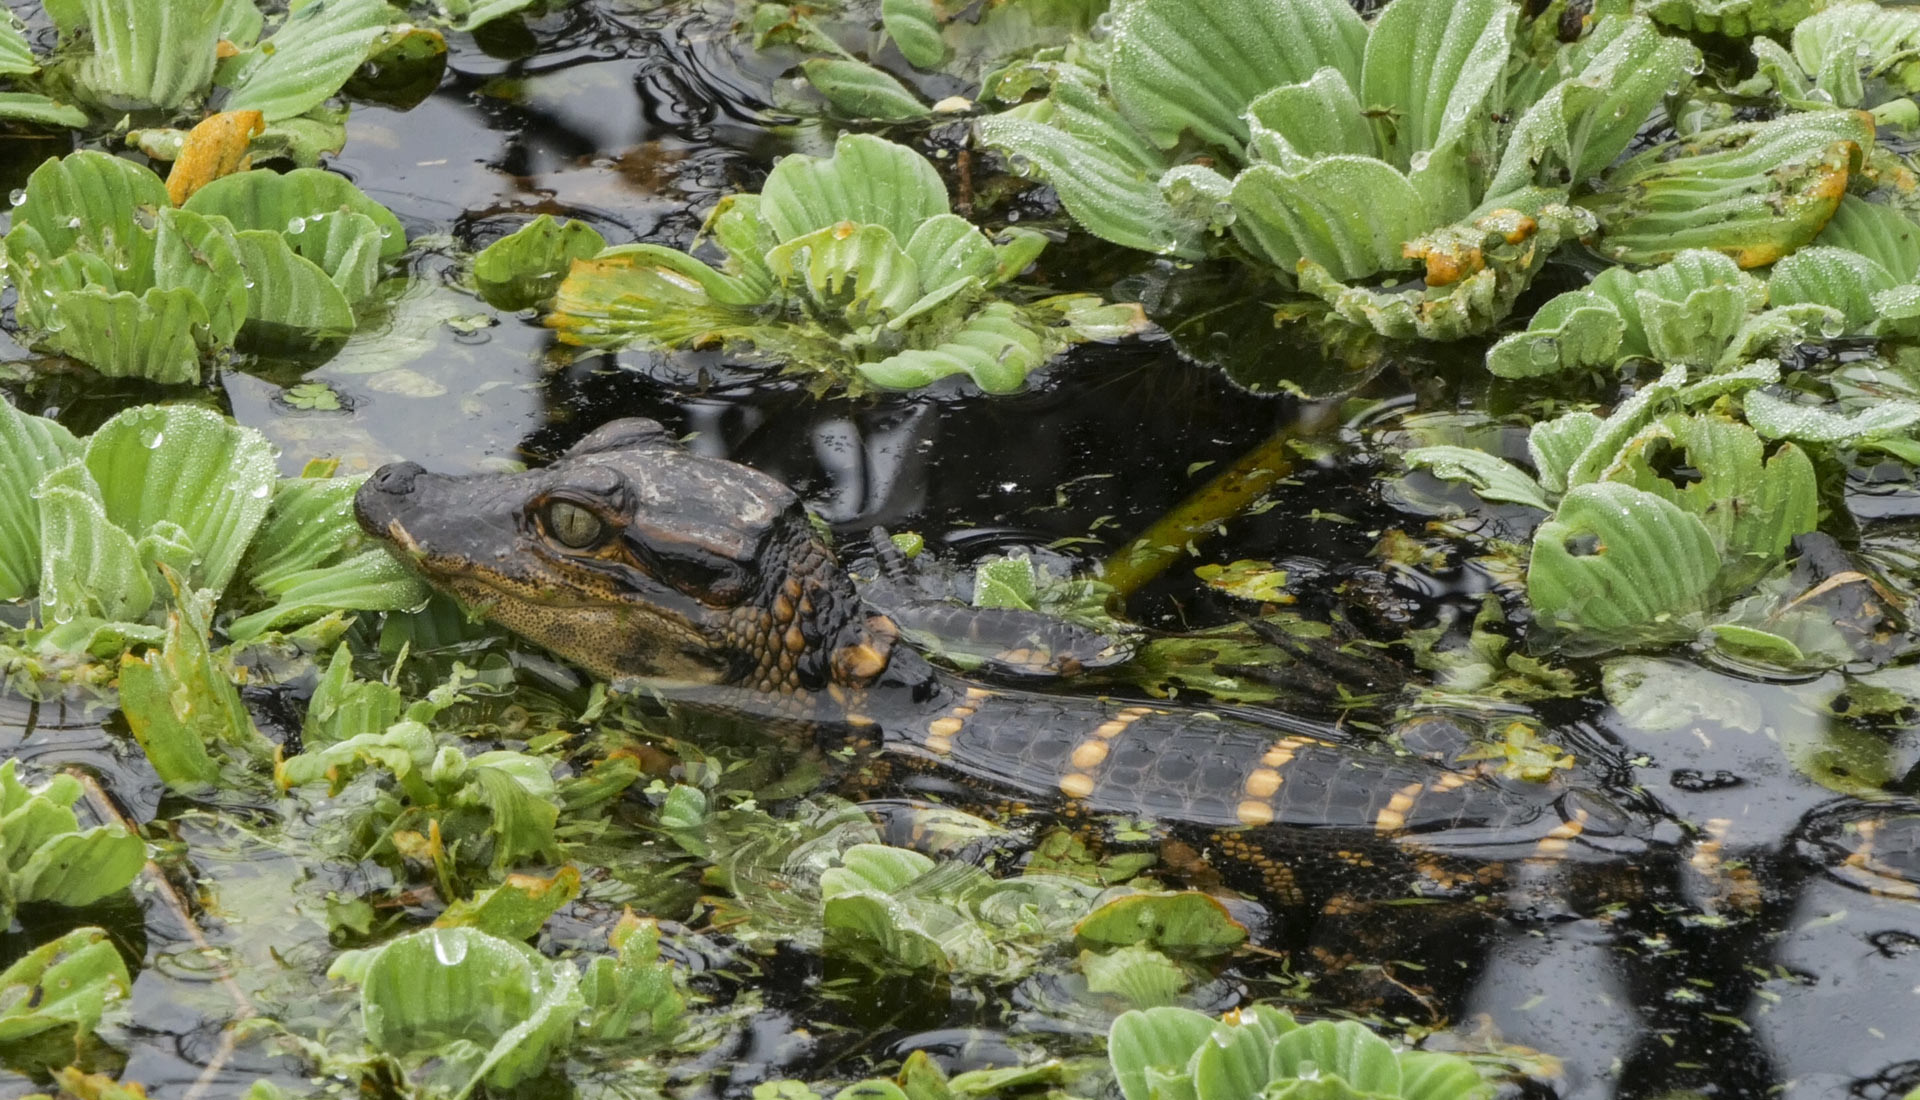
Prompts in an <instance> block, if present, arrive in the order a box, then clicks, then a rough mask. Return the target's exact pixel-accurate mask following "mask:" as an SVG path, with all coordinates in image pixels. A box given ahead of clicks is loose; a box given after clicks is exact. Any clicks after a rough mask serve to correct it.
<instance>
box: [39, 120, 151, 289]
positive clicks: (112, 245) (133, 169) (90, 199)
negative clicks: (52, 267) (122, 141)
mask: <svg viewBox="0 0 1920 1100" xmlns="http://www.w3.org/2000/svg"><path fill="white" fill-rule="evenodd" d="M166 205H168V201H167V185H166V184H165V183H163V182H161V180H160V177H159V176H156V175H154V174H153V173H152V172H151V171H149V170H147V169H146V168H142V167H141V166H139V165H137V164H134V163H133V162H132V161H127V160H122V159H120V158H119V157H115V156H109V155H108V154H106V153H100V152H95V151H93V150H89V149H82V150H80V151H78V152H74V153H69V154H67V155H66V156H64V157H59V158H52V159H49V160H47V161H46V162H44V163H42V164H41V165H40V167H38V168H36V169H34V170H33V174H32V175H31V176H29V177H27V186H26V199H25V201H23V202H22V203H21V204H20V205H19V206H16V207H14V210H13V230H12V232H10V233H8V234H7V244H8V249H7V265H8V271H7V274H8V277H9V278H10V279H12V280H13V281H14V283H15V284H16V285H19V286H22V287H23V288H24V287H25V286H26V285H28V281H27V279H25V278H23V275H26V274H27V273H23V272H21V271H19V270H17V269H18V268H19V267H21V266H23V264H22V255H21V254H20V252H19V251H18V249H17V248H16V247H15V246H16V241H17V240H20V238H17V237H16V236H15V235H16V234H19V233H20V232H21V229H22V227H26V228H29V229H31V230H32V231H33V232H34V233H36V234H38V239H37V240H35V241H33V242H32V243H33V244H34V245H36V246H37V247H36V248H35V249H34V252H35V254H37V255H39V256H41V257H44V258H45V259H46V260H48V261H51V260H52V259H53V258H55V257H60V256H65V255H68V254H70V253H76V252H77V253H85V254H88V255H90V256H97V257H99V259H100V260H101V261H103V262H104V263H105V264H106V266H107V268H108V269H110V270H112V271H120V272H135V273H146V272H151V271H152V270H153V237H152V234H150V233H148V232H146V231H145V229H144V228H143V227H142V226H141V224H140V220H141V217H142V213H143V211H144V212H145V213H146V214H148V215H151V214H152V213H153V212H154V211H157V210H159V209H160V208H161V207H163V206H166Z"/></svg>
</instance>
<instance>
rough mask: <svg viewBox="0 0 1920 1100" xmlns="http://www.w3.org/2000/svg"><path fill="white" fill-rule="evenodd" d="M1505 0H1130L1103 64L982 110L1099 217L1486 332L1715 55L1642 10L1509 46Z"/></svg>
mask: <svg viewBox="0 0 1920 1100" xmlns="http://www.w3.org/2000/svg"><path fill="white" fill-rule="evenodd" d="M1518 14H1519V9H1518V7H1517V6H1516V5H1513V4H1510V3H1507V2H1505V0H1468V2H1465V3H1456V2H1453V0H1394V3H1392V4H1390V5H1388V6H1387V8H1386V9H1385V10H1384V11H1383V12H1382V13H1381V14H1380V15H1379V17H1378V18H1377V19H1376V20H1375V21H1374V22H1373V24H1372V25H1371V26H1369V25H1368V24H1367V23H1365V22H1363V21H1362V20H1361V18H1360V17H1359V16H1358V15H1356V14H1354V12H1353V10H1352V8H1350V7H1349V6H1348V5H1347V4H1345V3H1343V2H1341V0H1229V2H1226V3H1218V4H1205V5H1196V4H1190V3H1186V2H1184V0H1136V2H1134V3H1130V4H1127V5H1125V6H1123V7H1121V8H1120V9H1118V10H1117V11H1116V12H1115V13H1114V20H1113V33H1112V35H1111V37H1110V39H1109V40H1108V41H1107V42H1106V43H1104V44H1103V46H1102V48H1099V49H1092V48H1090V49H1089V50H1087V51H1086V53H1087V56H1088V57H1089V58H1090V59H1092V62H1093V64H1094V65H1095V66H1096V68H1092V69H1078V68H1075V67H1073V66H1070V65H1062V66H1060V68H1059V69H1058V72H1057V79H1056V81H1055V83H1054V86H1053V88H1052V90H1051V92H1050V93H1049V95H1048V96H1047V98H1046V99H1044V100H1040V101H1037V102H1035V103H1030V104H1026V105H1024V106H1022V107H1019V108H1016V109H1014V110H1012V111H1009V112H1007V113H1006V114H1003V115H999V116H996V117H994V118H990V119H986V120H984V121H982V122H981V123H980V124H979V130H980V134H981V137H982V138H983V139H984V140H985V141H986V142H987V143H989V144H991V145H994V146H996V147H998V148H1000V149H1003V150H1005V151H1006V152H1007V153H1008V154H1009V155H1010V157H1011V158H1012V160H1013V162H1014V165H1015V168H1016V170H1021V169H1026V170H1037V171H1038V172H1039V174H1041V175H1043V176H1044V177H1045V178H1046V179H1047V180H1048V182H1050V183H1051V184H1052V185H1053V187H1054V189H1055V190H1056V191H1057V192H1058V193H1059V195H1060V198H1061V201H1062V202H1063V203H1064V204H1065V205H1066V207H1067V210H1068V212H1069V213H1070V214H1072V215H1073V217H1074V219H1075V220H1076V221H1078V222H1079V223H1080V224H1081V225H1082V226H1084V227H1085V228H1087V229H1088V230H1089V231H1091V232H1093V233H1095V234H1097V235H1099V236H1101V237H1104V238H1106V239H1107V240H1111V241H1114V242H1116V243H1118V244H1123V245H1126V246H1128V247H1132V248H1138V249H1143V250H1145V251H1149V252H1154V253H1157V254H1161V255H1167V256H1172V257H1178V258H1181V259H1198V258H1201V257H1205V256H1213V255H1226V256H1232V257H1238V258H1241V259H1244V260H1247V261H1249V262H1253V263H1256V264H1260V265H1263V266H1266V267H1268V268H1270V269H1272V270H1273V271H1274V273H1275V275H1276V277H1277V278H1279V279H1280V280H1281V281H1282V282H1284V283H1289V284H1292V285H1294V286H1296V287H1297V288H1298V289H1300V290H1302V291H1305V292H1307V293H1309V294H1312V295H1314V296H1317V297H1318V298H1320V299H1322V300H1323V301H1324V302H1325V303H1326V306H1327V307H1328V308H1329V309H1330V310H1331V311H1332V312H1333V313H1334V314H1335V315H1337V316H1339V317H1341V318H1344V319H1345V320H1346V321H1348V322H1351V323H1353V324H1357V325H1362V326H1366V327H1369V328H1372V329H1374V330H1376V331H1378V332H1380V333H1382V334H1385V335H1387V336H1391V337H1396V338H1403V339H1410V338H1413V337H1416V336H1418V337H1422V338H1427V339H1455V338H1459V337H1461V336H1465V335H1468V334H1470V333H1476V332H1483V331H1485V330H1486V329H1488V328H1489V327H1491V326H1492V325H1493V324H1494V323H1495V322H1496V321H1498V320H1499V319H1500V318H1501V317H1503V316H1505V315H1506V313H1507V312H1508V311H1509V310H1510V309H1511V308H1512V305H1513V302H1514V300H1515V298H1516V297H1517V296H1518V295H1519V293H1520V292H1521V291H1522V290H1523V289H1524V288H1525V287H1526V285H1527V283H1528V282H1529V280H1530V279H1531V278H1532V276H1533V274H1534V273H1535V272H1536V271H1537V270H1538V269H1539V268H1540V266H1541V265H1542V264H1543V263H1544V262H1545V261H1546V258H1547V256H1548V255H1549V254H1551V253H1552V251H1553V250H1554V248H1555V247H1556V246H1557V245H1558V244H1559V243H1560V242H1561V241H1562V240H1565V239H1568V238H1571V237H1574V236H1578V235H1582V234H1584V233H1587V232H1589V231H1591V229H1592V228H1593V221H1592V219H1591V218H1590V217H1589V216H1588V215H1586V214H1585V213H1583V212H1582V211H1581V210H1580V209H1578V208H1576V207H1573V206H1570V205H1569V204H1568V199H1569V196H1570V194H1571V190H1570V186H1569V183H1568V181H1573V183H1575V184H1578V185H1584V184H1585V181H1586V180H1587V179H1588V178H1589V177H1590V176H1593V175H1596V174H1598V173H1599V172H1600V171H1601V169H1603V168H1604V167H1605V166H1606V165H1607V164H1608V163H1610V162H1611V161H1612V160H1613V159H1614V158H1615V157H1616V156H1617V155H1618V154H1619V153H1620V152H1621V151H1622V150H1623V149H1625V148H1626V145H1627V143H1628V142H1629V141H1631V140H1632V138H1633V135H1634V133H1635V131H1636V130H1637V129H1638V128H1639V126H1640V125H1641V123H1642V121H1643V120H1644V119H1645V118H1646V117H1647V115H1648V113H1649V112H1650V111H1651V110H1652V109H1653V107H1654V106H1655V104H1657V103H1658V102H1659V100H1660V98H1661V97H1662V96H1663V95H1665V94H1666V93H1667V90H1668V89H1669V88H1670V87H1672V86H1674V85H1676V84H1679V83H1681V82H1682V81H1684V80H1685V79H1686V78H1687V74H1688V72H1689V70H1690V69H1692V68H1694V67H1696V66H1697V65H1698V64H1699V55H1698V53H1697V51H1695V50H1694V49H1693V47H1691V46H1690V45H1688V44H1686V43H1684V42H1681V41H1678V40H1675V39H1670V38H1666V37H1664V36H1662V35H1660V34H1659V33H1658V32H1657V31H1655V30H1654V28H1653V27H1652V25H1651V24H1649V23H1648V22H1646V21H1645V20H1643V19H1638V18H1627V17H1611V18H1606V19H1601V20H1598V21H1597V22H1596V23H1595V25H1594V27H1593V29H1592V31H1591V32H1590V33H1589V34H1588V36H1587V37H1586V38H1585V39H1584V40H1583V41H1581V42H1578V43H1575V44H1572V45H1565V46H1562V45H1559V44H1557V43H1553V42H1551V39H1550V37H1548V38H1547V39H1546V41H1545V42H1542V41H1540V40H1541V39H1542V37H1543V36H1542V35H1540V34H1538V33H1535V34H1534V35H1533V38H1532V43H1533V44H1532V45H1529V46H1527V47H1526V48H1525V49H1522V48H1521V44H1520V43H1519V42H1518V41H1517V39H1516V34H1515V25H1516V19H1517V17H1518Z"/></svg>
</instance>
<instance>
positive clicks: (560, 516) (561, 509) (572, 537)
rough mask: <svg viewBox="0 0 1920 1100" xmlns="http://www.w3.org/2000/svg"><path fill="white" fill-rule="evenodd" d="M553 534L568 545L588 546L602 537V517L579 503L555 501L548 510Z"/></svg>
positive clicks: (548, 518) (576, 546)
mask: <svg viewBox="0 0 1920 1100" xmlns="http://www.w3.org/2000/svg"><path fill="white" fill-rule="evenodd" d="M547 520H548V522H549V523H550V524H551V525H552V527H553V535H554V537H555V538H557V539H559V540H560V541H561V542H562V543H564V544H565V545H567V546H572V547H575V548H578V547H582V546H586V545H588V544H589V543H592V542H593V541H594V540H596V539H598V538H599V537H600V527H601V524H600V517H598V516H596V515H594V514H593V513H592V512H589V511H587V510H586V509H585V508H582V507H580V506H579V505H577V504H568V503H566V502H565V501H555V502H554V504H553V506H552V507H551V508H549V509H548V510H547Z"/></svg>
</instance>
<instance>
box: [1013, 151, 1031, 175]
mask: <svg viewBox="0 0 1920 1100" xmlns="http://www.w3.org/2000/svg"><path fill="white" fill-rule="evenodd" d="M1007 168H1008V169H1009V170H1010V171H1012V172H1013V174H1014V175H1016V176H1030V175H1032V174H1033V158H1032V157H1029V156H1027V155H1026V154H1025V153H1015V154H1013V155H1012V156H1010V157H1008V158H1007Z"/></svg>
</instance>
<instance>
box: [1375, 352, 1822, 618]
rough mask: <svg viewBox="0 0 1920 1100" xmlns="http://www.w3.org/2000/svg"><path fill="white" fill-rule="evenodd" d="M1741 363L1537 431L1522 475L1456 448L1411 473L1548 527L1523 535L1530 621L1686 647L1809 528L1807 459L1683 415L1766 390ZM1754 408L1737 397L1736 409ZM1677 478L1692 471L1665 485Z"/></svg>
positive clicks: (1437, 450) (1418, 453)
mask: <svg viewBox="0 0 1920 1100" xmlns="http://www.w3.org/2000/svg"><path fill="white" fill-rule="evenodd" d="M1778 376H1779V369H1778V365H1777V364H1773V363H1762V364H1753V365H1750V366H1748V367H1746V368H1743V369H1741V370H1739V371H1734V372H1728V373H1723V374H1720V375H1715V376H1711V377H1708V378H1706V379H1703V380H1701V381H1698V382H1694V383H1691V384H1689V383H1688V382H1687V381H1686V368H1685V367H1684V366H1674V367H1670V368H1668V370H1667V372H1666V373H1665V374H1664V375H1663V376H1662V377H1661V378H1660V380H1659V381H1657V382H1655V383H1652V384H1650V385H1648V386H1645V387H1643V388H1642V389H1641V390H1640V392H1639V393H1637V394H1635V395H1634V396H1633V397H1632V398H1630V399H1629V400H1627V401H1624V402H1622V403H1621V404H1620V406H1619V407H1618V408H1616V409H1615V410H1614V412H1613V414H1612V415H1611V416H1609V417H1607V418H1606V419H1604V420H1603V419H1601V418H1600V417H1598V416H1595V415H1594V414H1592V413H1589V412H1574V413H1569V414H1567V415H1565V416H1562V417H1559V418H1557V419H1554V420H1549V421H1545V422H1542V423H1540V424H1536V425H1535V426H1534V427H1533V430H1532V432H1531V433H1530V434H1529V436H1528V439H1527V447H1528V451H1529V453H1530V455H1531V457H1532V460H1533V467H1534V472H1533V474H1532V475H1528V474H1527V473H1526V472H1524V471H1522V470H1521V469H1519V468H1518V467H1516V466H1514V465H1512V464H1511V463H1509V462H1507V461H1505V460H1504V459H1501V458H1499V457H1497V456H1494V455H1491V454H1487V453H1486V452H1483V451H1476V450H1472V449H1469V448H1465V447H1454V446H1442V447H1422V448H1416V449H1414V450H1411V451H1409V452H1407V454H1406V460H1407V462H1408V464H1409V465H1414V466H1425V467H1428V468H1430V469H1432V470H1433V472H1434V473H1436V474H1437V475H1439V476H1441V477H1444V478H1453V479H1458V480H1463V481H1466V482H1468V483H1469V484H1470V485H1471V486H1472V487H1473V489H1474V491H1475V492H1476V493H1477V494H1479V495H1480V496H1481V497H1483V498H1485V499H1487V500H1493V501H1507V502H1511V503H1516V504H1524V505H1528V506H1530V507H1534V508H1538V509H1540V510H1542V511H1544V512H1549V513H1551V515H1550V516H1549V517H1548V518H1547V520H1546V521H1545V522H1544V523H1542V524H1541V525H1540V526H1539V528H1538V529H1536V530H1535V532H1534V535H1533V547H1532V553H1531V554H1530V556H1529V560H1528V565H1527V599H1528V602H1529V603H1530V604H1531V605H1532V607H1533V613H1534V616H1535V619H1536V620H1537V621H1539V622H1541V623H1543V624H1545V625H1548V626H1551V627H1557V628H1561V629H1564V630H1568V631H1573V632H1577V633H1580V634H1583V635H1585V636H1586V637H1587V638H1588V639H1589V640H1592V641H1597V642H1601V643H1613V642H1623V641H1629V640H1633V641H1638V640H1649V639H1662V638H1664V639H1672V638H1676V637H1687V636H1691V635H1692V634H1693V633H1695V632H1696V631H1697V630H1699V629H1700V628H1701V626H1702V625H1704V618H1705V616H1706V614H1707V613H1709V612H1711V611H1713V610H1715V609H1716V608H1718V607H1721V606H1724V605H1725V604H1726V603H1727V602H1728V601H1729V600H1731V599H1733V598H1735V597H1738V596H1740V595H1742V594H1744V593H1745V592H1746V591H1747V590H1748V589H1749V588H1751V587H1752V586H1753V585H1754V584H1755V583H1756V582H1757V581H1759V580H1760V579H1761V578H1762V577H1764V576H1765V575H1766V574H1767V573H1769V572H1771V571H1772V570H1773V569H1775V568H1776V567H1778V566H1779V565H1780V563H1781V562H1782V561H1783V560H1784V558H1785V554H1786V551H1787V547H1788V544H1789V543H1790V542H1791V541H1792V539H1793V537H1794V536H1796V535H1799V534H1803V533H1805V532H1808V531H1811V530H1813V529H1814V526H1815V524H1816V522H1817V520H1818V518H1819V507H1818V485H1817V482H1816V479H1815V474H1814V468H1813V463H1812V460H1811V459H1810V458H1809V457H1808V456H1807V453H1806V451H1805V450H1803V449H1802V448H1801V447H1800V446H1798V445H1796V444H1794V443H1792V442H1786V443H1782V444H1780V445H1778V446H1776V447H1774V448H1773V449H1772V452H1771V454H1769V453H1768V448H1767V447H1766V446H1765V445H1764V444H1763V442H1762V440H1761V437H1760V435H1759V434H1758V433H1756V431H1755V430H1754V429H1753V428H1752V427H1749V426H1748V425H1746V424H1742V423H1740V422H1738V421H1735V420H1730V419H1727V418H1725V417H1723V416H1720V415H1717V414H1714V413H1701V412H1695V413H1687V412H1681V411H1667V410H1669V409H1674V410H1683V409H1686V408H1689V407H1693V406H1698V405H1701V404H1703V403H1706V402H1709V401H1711V400H1713V399H1715V398H1717V397H1719V396H1722V395H1726V394H1730V393H1739V392H1743V391H1750V390H1755V389H1757V388H1758V387H1759V386H1762V385H1764V384H1767V383H1769V382H1772V381H1775V380H1777V378H1778ZM1753 397H1754V395H1753V394H1751V393H1749V394H1748V398H1749V400H1751V399H1752V398H1753ZM1675 470H1692V471H1698V473H1699V476H1698V477H1697V478H1693V479H1688V478H1675V477H1673V476H1672V472H1673V471H1675Z"/></svg>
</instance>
